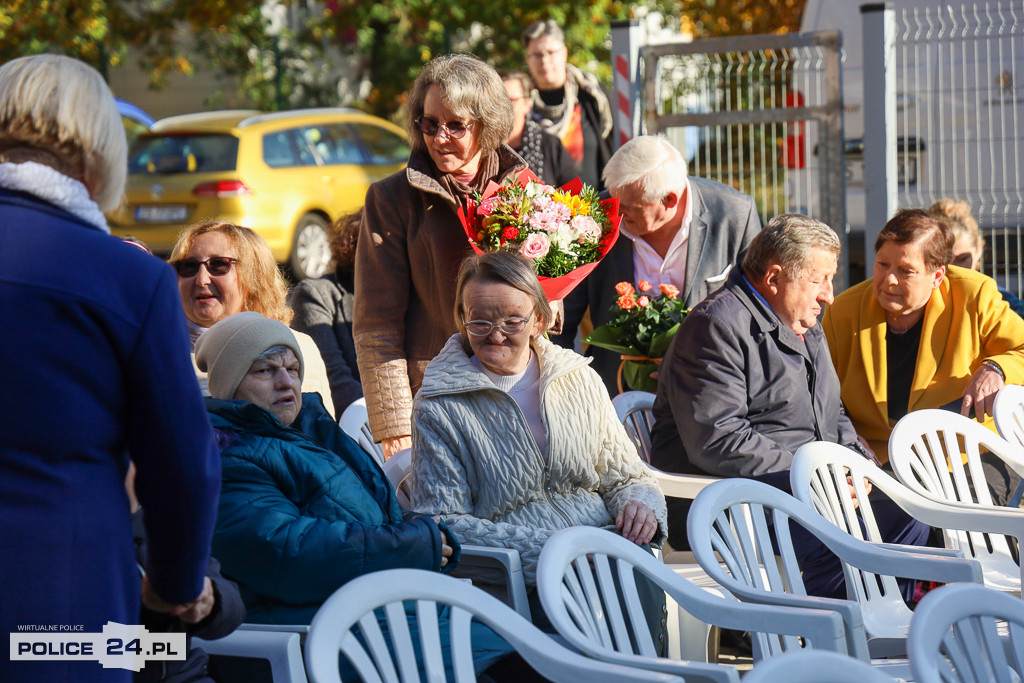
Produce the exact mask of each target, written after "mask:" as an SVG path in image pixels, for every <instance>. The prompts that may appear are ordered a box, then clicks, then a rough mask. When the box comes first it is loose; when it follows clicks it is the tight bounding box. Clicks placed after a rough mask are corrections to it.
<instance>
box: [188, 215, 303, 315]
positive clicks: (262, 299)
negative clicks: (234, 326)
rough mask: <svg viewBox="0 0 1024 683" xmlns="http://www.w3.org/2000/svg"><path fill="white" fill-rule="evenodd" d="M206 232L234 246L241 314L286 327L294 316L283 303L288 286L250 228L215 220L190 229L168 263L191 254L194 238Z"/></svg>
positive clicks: (196, 224)
mask: <svg viewBox="0 0 1024 683" xmlns="http://www.w3.org/2000/svg"><path fill="white" fill-rule="evenodd" d="M208 232H222V233H224V234H225V235H227V237H228V239H230V240H231V243H232V244H234V245H235V249H236V250H237V252H238V263H237V264H235V267H236V268H237V269H238V284H239V286H241V288H242V300H243V302H244V310H246V311H255V312H256V313H259V314H260V315H262V316H263V317H264V318H270V319H271V320H277V321H280V322H282V323H284V324H285V325H287V324H289V323H290V322H291V320H292V316H293V315H294V312H293V311H292V309H290V308H288V304H287V303H286V301H287V298H288V284H287V283H286V281H285V279H284V275H283V274H282V273H281V269H280V268H278V267H277V261H275V260H274V254H273V252H271V251H270V247H269V246H267V243H266V242H265V241H264V240H263V238H262V237H260V236H259V234H257V233H256V232H255V231H254V230H252V229H251V228H244V227H242V226H240V225H235V224H234V223H228V222H226V221H217V220H213V221H204V222H201V223H195V224H193V225H190V226H188V227H187V228H185V229H184V230H182V231H181V234H179V235H178V241H177V242H176V243H175V245H174V249H173V250H172V251H171V258H170V259H169V261H170V263H172V264H173V263H176V262H178V261H181V260H182V259H184V258H185V257H186V256H187V255H188V253H189V252H190V251H192V246H193V245H194V244H195V241H196V238H198V237H199V236H200V235H204V234H206V233H208Z"/></svg>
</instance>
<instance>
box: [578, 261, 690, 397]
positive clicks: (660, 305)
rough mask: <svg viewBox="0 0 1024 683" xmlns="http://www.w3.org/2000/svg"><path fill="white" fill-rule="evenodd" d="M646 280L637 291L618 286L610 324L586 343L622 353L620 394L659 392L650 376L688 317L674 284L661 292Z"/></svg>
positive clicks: (593, 334) (627, 283)
mask: <svg viewBox="0 0 1024 683" xmlns="http://www.w3.org/2000/svg"><path fill="white" fill-rule="evenodd" d="M653 290H654V287H653V286H652V285H651V283H649V282H647V281H646V280H640V282H638V283H637V286H636V289H634V288H633V285H632V284H631V283H629V282H620V283H619V284H617V285H615V292H616V293H617V294H618V295H619V297H618V299H616V301H615V304H614V305H613V306H612V307H611V309H610V310H611V314H612V316H613V318H612V320H611V322H609V323H607V324H605V325H600V326H598V327H596V328H594V331H593V332H591V333H590V335H589V336H588V337H587V338H586V339H584V341H585V342H587V343H589V344H593V345H594V346H600V347H601V348H603V349H609V350H611V351H616V352H618V353H620V354H622V363H620V364H619V376H618V385H619V391H620V392H621V391H624V390H625V389H627V388H628V389H633V390H636V391H650V392H654V391H657V390H658V380H657V379H655V378H654V377H651V373H653V372H654V371H655V370H657V369H658V365H660V364H661V359H662V358H663V357H664V356H665V351H666V350H667V349H668V345H669V342H671V341H672V337H674V336H675V334H676V330H678V329H679V324H680V323H681V322H682V320H683V318H684V317H685V316H686V313H687V308H686V307H685V306H684V305H683V301H682V300H681V299H680V298H679V289H678V288H676V287H675V286H674V285H665V284H663V285H660V286H659V287H658V293H657V294H654V293H653Z"/></svg>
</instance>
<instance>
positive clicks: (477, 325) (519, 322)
mask: <svg viewBox="0 0 1024 683" xmlns="http://www.w3.org/2000/svg"><path fill="white" fill-rule="evenodd" d="M532 317H533V313H531V314H530V315H528V316H526V317H525V318H518V317H516V318H505V319H504V320H499V321H498V322H491V321H490V320H466V319H465V318H463V319H462V324H463V325H465V327H466V331H467V332H469V333H470V334H471V335H473V336H474V337H486V336H487V335H489V334H490V333H491V331H492V330H493V329H494V328H495V327H497V328H498V329H499V330H501V333H502V334H504V335H506V336H509V337H511V336H512V335H515V334H519V333H520V332H522V331H523V330H524V329H525V328H526V323H528V322H530V318H532Z"/></svg>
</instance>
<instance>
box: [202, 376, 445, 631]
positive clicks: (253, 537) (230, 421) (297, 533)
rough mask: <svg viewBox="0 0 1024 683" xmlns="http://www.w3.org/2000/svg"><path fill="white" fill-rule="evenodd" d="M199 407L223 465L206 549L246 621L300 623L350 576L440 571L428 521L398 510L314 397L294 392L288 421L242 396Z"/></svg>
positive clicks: (435, 536)
mask: <svg viewBox="0 0 1024 683" xmlns="http://www.w3.org/2000/svg"><path fill="white" fill-rule="evenodd" d="M206 407H207V410H208V412H209V413H210V421H211V423H212V424H213V426H214V429H215V431H216V433H217V437H218V440H219V442H220V446H221V455H222V470H223V483H222V486H221V495H220V507H219V509H218V514H217V528H216V531H215V533H214V538H213V554H214V555H215V556H216V557H217V558H218V559H219V560H220V561H221V566H222V568H223V572H224V574H226V575H230V576H231V577H232V578H233V579H234V580H235V581H237V582H238V585H239V588H241V591H242V597H243V599H244V600H245V606H246V609H247V611H248V614H247V616H246V621H248V622H257V623H277V624H308V623H309V622H310V621H311V620H312V618H313V615H314V614H315V613H316V610H317V609H318V608H319V607H320V605H321V603H323V601H324V600H326V599H327V598H328V597H329V596H330V595H331V593H333V592H334V591H335V590H336V589H337V588H339V587H340V586H342V585H343V584H345V583H346V582H348V581H350V580H351V579H354V578H356V577H357V576H361V575H363V574H368V573H370V572H373V571H377V570H380V569H392V568H396V567H407V568H413V569H426V570H433V571H438V570H439V569H440V566H441V548H442V538H441V533H440V531H439V530H438V526H437V524H435V523H434V521H433V520H432V519H431V518H430V517H429V516H428V515H421V514H416V513H404V514H403V512H402V510H401V509H400V508H399V507H398V501H397V500H396V498H395V494H394V491H393V490H392V488H391V485H390V484H389V483H388V481H387V479H386V478H385V476H384V473H383V472H382V471H381V469H380V467H379V466H378V465H377V464H376V463H375V462H374V461H373V460H372V459H371V458H370V456H369V455H367V454H366V453H365V452H364V451H363V450H362V449H361V448H360V447H359V446H358V445H357V444H356V443H355V442H354V441H353V440H352V439H350V438H349V437H348V436H347V435H346V434H345V433H344V432H343V431H341V429H340V428H339V427H338V423H337V422H335V421H334V420H333V419H332V418H331V416H330V415H328V414H327V412H326V411H325V410H324V407H323V402H322V401H321V400H320V397H319V396H318V395H317V394H303V395H302V410H301V411H299V415H298V417H297V418H296V420H295V422H293V423H292V425H291V426H290V427H285V426H284V425H282V424H281V422H280V421H278V419H277V418H276V417H274V415H273V414H271V413H270V412H269V411H267V410H264V409H263V408H261V407H259V406H257V405H255V404H253V403H250V402H248V401H233V400H218V399H212V398H208V399H206ZM449 536H450V534H449ZM457 559H458V558H457V556H456V557H453V558H452V560H456V561H457ZM454 565H455V562H451V561H450V562H449V564H448V566H447V567H445V569H446V571H447V570H449V569H453V568H454Z"/></svg>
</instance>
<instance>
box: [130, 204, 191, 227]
mask: <svg viewBox="0 0 1024 683" xmlns="http://www.w3.org/2000/svg"><path fill="white" fill-rule="evenodd" d="M186 218H188V207H187V206H183V205H180V204H164V205H162V206H152V205H151V206H136V207H135V220H136V221H138V222H139V223H177V222H180V221H183V220H185V219H186Z"/></svg>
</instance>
